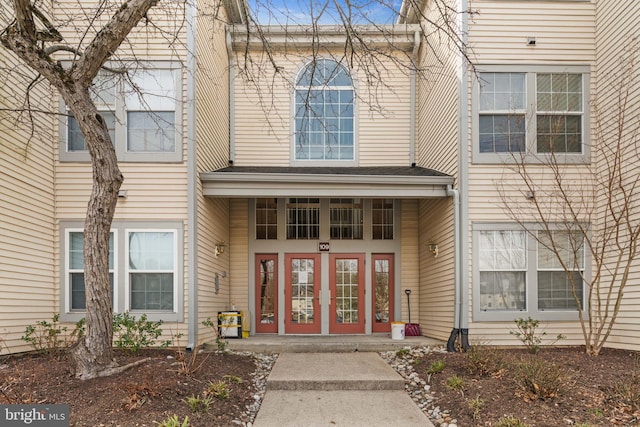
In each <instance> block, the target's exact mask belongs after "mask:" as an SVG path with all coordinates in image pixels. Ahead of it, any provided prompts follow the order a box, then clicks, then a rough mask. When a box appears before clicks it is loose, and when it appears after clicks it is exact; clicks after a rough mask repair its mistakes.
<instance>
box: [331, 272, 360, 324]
mask: <svg viewBox="0 0 640 427" xmlns="http://www.w3.org/2000/svg"><path fill="white" fill-rule="evenodd" d="M335 281H336V323H343V324H344V323H358V302H359V301H358V259H337V260H336V277H335Z"/></svg>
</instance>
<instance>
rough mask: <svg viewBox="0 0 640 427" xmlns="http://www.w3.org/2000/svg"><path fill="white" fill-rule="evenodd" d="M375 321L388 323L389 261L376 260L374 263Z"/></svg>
mask: <svg viewBox="0 0 640 427" xmlns="http://www.w3.org/2000/svg"><path fill="white" fill-rule="evenodd" d="M375 275H376V277H375V281H376V282H375V283H376V288H375V293H376V306H375V310H376V312H375V321H376V323H387V322H389V260H386V259H378V260H376V261H375Z"/></svg>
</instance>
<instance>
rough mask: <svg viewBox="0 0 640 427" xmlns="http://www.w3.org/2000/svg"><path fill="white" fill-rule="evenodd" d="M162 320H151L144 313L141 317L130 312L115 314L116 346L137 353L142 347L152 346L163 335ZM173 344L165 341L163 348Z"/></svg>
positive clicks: (114, 333) (114, 334) (114, 332)
mask: <svg viewBox="0 0 640 427" xmlns="http://www.w3.org/2000/svg"><path fill="white" fill-rule="evenodd" d="M160 326H162V321H158V322H151V321H148V320H147V315H146V314H143V315H142V316H140V318H139V319H136V318H135V316H132V315H130V314H129V313H127V312H125V313H116V314H114V316H113V337H114V344H115V345H116V347H118V348H119V349H122V350H126V351H128V352H130V353H137V352H139V351H140V350H141V349H142V348H147V347H152V346H153V345H154V344H155V343H156V340H157V339H158V337H159V336H160V335H162V329H161V328H160ZM170 344H171V341H170V340H167V341H163V342H162V343H161V344H160V347H161V348H166V347H168V346H169V345H170Z"/></svg>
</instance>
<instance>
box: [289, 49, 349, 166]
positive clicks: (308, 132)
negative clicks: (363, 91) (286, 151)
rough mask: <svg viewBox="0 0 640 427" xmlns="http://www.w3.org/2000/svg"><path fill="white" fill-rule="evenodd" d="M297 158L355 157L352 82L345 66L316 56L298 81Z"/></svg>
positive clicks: (344, 159)
mask: <svg viewBox="0 0 640 427" xmlns="http://www.w3.org/2000/svg"><path fill="white" fill-rule="evenodd" d="M294 111H295V147H294V150H293V152H294V158H295V160H302V161H304V160H311V161H313V160H338V161H340V160H343V161H353V160H355V148H354V136H353V83H352V81H351V77H350V76H349V73H348V72H347V70H346V69H345V67H343V66H342V65H340V64H338V63H337V62H335V61H333V60H330V59H317V60H315V61H313V62H311V63H310V64H309V65H307V66H306V67H305V68H304V70H303V71H302V72H301V73H300V76H299V77H298V80H297V81H296V94H295V110H294Z"/></svg>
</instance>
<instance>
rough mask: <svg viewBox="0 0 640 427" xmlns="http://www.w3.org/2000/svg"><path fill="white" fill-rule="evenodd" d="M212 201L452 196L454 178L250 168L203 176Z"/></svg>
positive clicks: (386, 170) (419, 172)
mask: <svg viewBox="0 0 640 427" xmlns="http://www.w3.org/2000/svg"><path fill="white" fill-rule="evenodd" d="M200 180H201V181H202V191H203V194H204V195H205V196H207V197H220V198H254V197H363V198H376V197H384V198H401V199H429V198H441V197H447V186H450V185H453V182H454V178H453V177H452V176H449V175H446V174H444V173H441V172H438V171H435V170H433V169H427V168H422V167H410V166H407V167H247V166H231V167H227V168H223V169H218V170H216V171H212V172H206V173H202V174H200Z"/></svg>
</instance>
